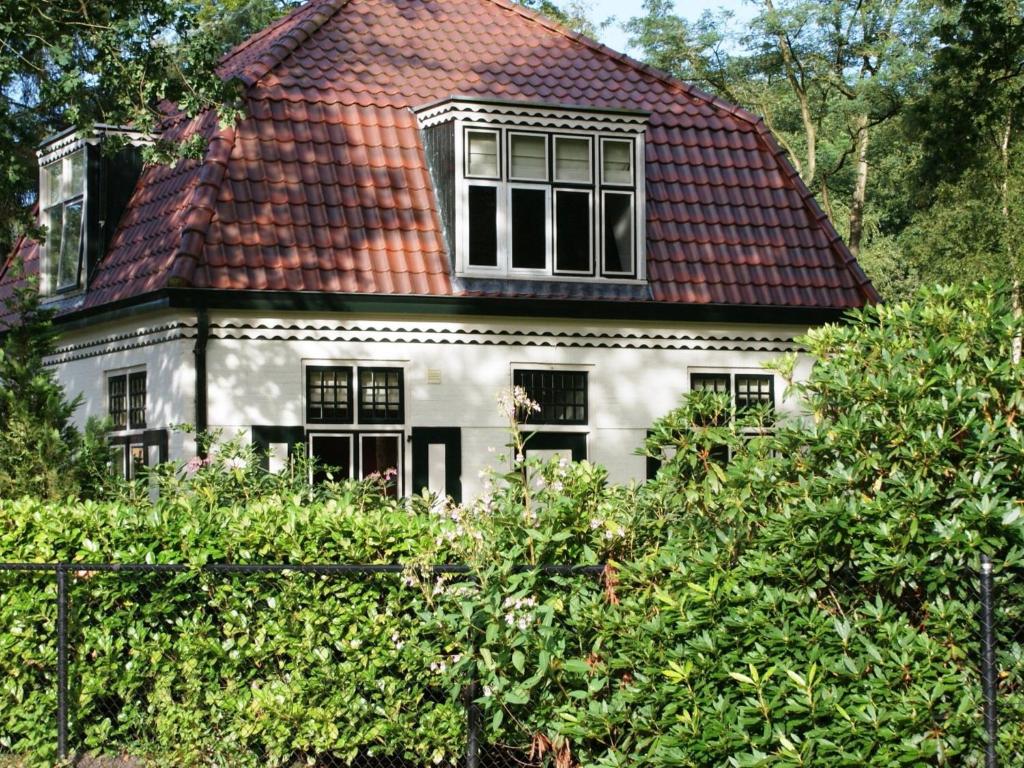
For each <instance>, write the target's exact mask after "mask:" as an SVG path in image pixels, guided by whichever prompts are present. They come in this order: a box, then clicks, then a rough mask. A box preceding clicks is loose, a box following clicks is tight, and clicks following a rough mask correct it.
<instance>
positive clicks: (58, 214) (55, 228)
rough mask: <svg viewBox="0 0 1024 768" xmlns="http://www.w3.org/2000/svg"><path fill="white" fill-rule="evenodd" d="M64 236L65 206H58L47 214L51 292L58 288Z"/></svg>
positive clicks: (48, 265) (47, 247)
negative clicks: (61, 246) (61, 244)
mask: <svg viewBox="0 0 1024 768" xmlns="http://www.w3.org/2000/svg"><path fill="white" fill-rule="evenodd" d="M63 234H64V206H63V205H60V204H58V205H56V206H54V207H53V208H50V209H49V210H47V212H46V258H47V261H48V264H47V274H48V275H49V278H50V286H49V290H51V291H53V290H54V289H55V288H56V287H57V275H58V274H59V272H60V240H61V236H62V235H63Z"/></svg>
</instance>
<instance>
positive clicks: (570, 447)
mask: <svg viewBox="0 0 1024 768" xmlns="http://www.w3.org/2000/svg"><path fill="white" fill-rule="evenodd" d="M523 437H524V439H525V441H526V442H525V450H526V455H527V456H529V455H530V451H569V452H570V454H571V455H572V460H573V461H586V459H587V433H586V432H539V431H538V432H524V433H523Z"/></svg>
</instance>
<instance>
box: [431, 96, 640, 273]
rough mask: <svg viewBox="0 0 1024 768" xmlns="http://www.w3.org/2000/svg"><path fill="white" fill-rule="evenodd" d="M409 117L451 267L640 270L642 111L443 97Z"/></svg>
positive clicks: (465, 270)
mask: <svg viewBox="0 0 1024 768" xmlns="http://www.w3.org/2000/svg"><path fill="white" fill-rule="evenodd" d="M419 119H420V124H421V126H422V127H423V130H424V146H425V149H426V150H427V157H428V159H429V161H430V163H431V170H432V173H433V174H434V179H435V185H436V188H437V192H438V201H439V205H440V208H441V214H442V219H443V220H444V224H445V229H446V233H447V236H448V237H449V245H450V247H451V248H452V250H453V251H454V255H455V265H454V266H455V272H456V274H459V275H464V276H466V277H509V278H520V279H538V278H541V279H545V278H546V279H558V280H617V281H630V280H643V279H645V278H646V265H645V260H644V248H643V244H644V221H645V216H644V173H643V171H644V161H643V157H644V126H645V124H646V115H645V114H643V113H639V112H633V111H626V110H608V111H607V112H604V111H598V110H590V109H585V108H578V107H554V106H549V105H538V104H524V103H521V102H493V103H487V104H483V103H475V102H472V101H470V100H467V99H462V98H455V99H450V100H448V101H446V102H443V103H441V104H440V105H432V106H431V107H427V108H424V109H423V110H421V111H420V113H419Z"/></svg>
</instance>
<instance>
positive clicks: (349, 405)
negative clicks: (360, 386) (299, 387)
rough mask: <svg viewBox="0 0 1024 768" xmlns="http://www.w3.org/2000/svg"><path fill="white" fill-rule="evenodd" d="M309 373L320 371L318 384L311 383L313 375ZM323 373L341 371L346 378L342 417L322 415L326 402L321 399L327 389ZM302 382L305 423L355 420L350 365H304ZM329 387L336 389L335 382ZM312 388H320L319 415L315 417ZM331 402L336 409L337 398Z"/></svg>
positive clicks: (349, 422) (339, 422)
mask: <svg viewBox="0 0 1024 768" xmlns="http://www.w3.org/2000/svg"><path fill="white" fill-rule="evenodd" d="M311 373H320V374H321V379H320V384H319V385H318V386H316V385H314V384H313V377H312V376H311V375H310V374H311ZM324 373H333V374H339V373H341V374H344V375H345V380H346V386H345V389H346V395H347V399H346V401H345V414H346V415H345V416H343V417H340V418H336V417H331V416H324V415H323V412H324V405H323V404H324V403H325V402H326V401H325V400H324V399H323V393H324V392H325V391H326V389H327V387H325V385H324V383H323V376H322V374H324ZM304 383H305V390H306V423H307V424H352V423H353V422H354V420H355V404H354V397H355V392H354V389H355V387H354V383H355V382H354V376H353V372H352V366H351V365H308V366H306V370H305V382H304ZM331 388H335V389H336V388H337V384H333V385H331ZM314 389H319V390H320V406H319V408H320V415H319V416H316V417H314V415H313V390H314ZM331 402H332V403H333V404H334V408H335V409H337V407H338V401H337V400H332V401H331Z"/></svg>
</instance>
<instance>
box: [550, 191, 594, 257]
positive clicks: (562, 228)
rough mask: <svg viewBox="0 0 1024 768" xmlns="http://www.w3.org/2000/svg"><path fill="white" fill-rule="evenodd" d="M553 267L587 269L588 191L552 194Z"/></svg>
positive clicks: (588, 239)
mask: <svg viewBox="0 0 1024 768" xmlns="http://www.w3.org/2000/svg"><path fill="white" fill-rule="evenodd" d="M555 237H556V238H557V241H556V244H555V269H557V270H559V271H563V272H589V271H590V193H588V192H567V191H565V190H559V191H557V192H556V193H555Z"/></svg>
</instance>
